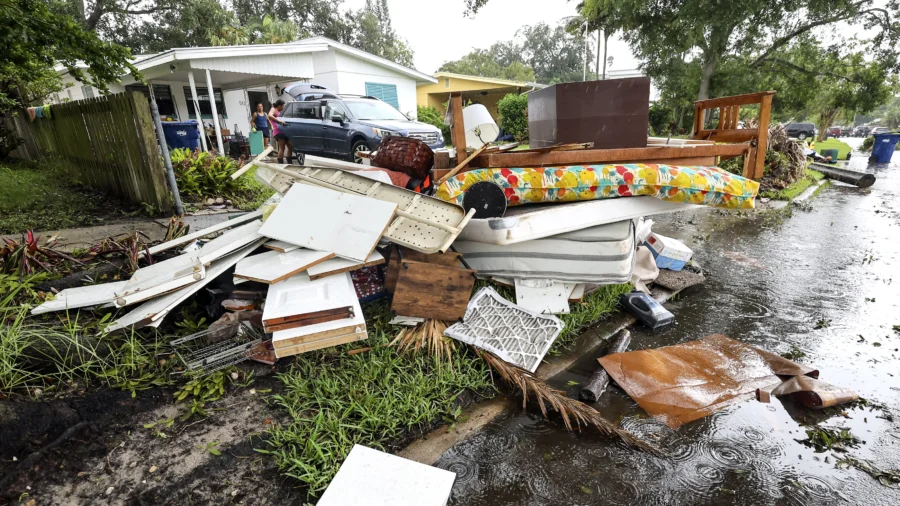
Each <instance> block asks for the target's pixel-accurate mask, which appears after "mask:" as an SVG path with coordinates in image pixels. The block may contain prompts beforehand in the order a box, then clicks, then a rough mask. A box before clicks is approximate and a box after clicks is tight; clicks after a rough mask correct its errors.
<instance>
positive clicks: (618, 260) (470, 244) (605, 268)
mask: <svg viewBox="0 0 900 506" xmlns="http://www.w3.org/2000/svg"><path fill="white" fill-rule="evenodd" d="M623 231H624V232H625V233H624V235H623V234H622V232H623ZM597 238H600V239H603V238H606V239H607V240H591V239H597ZM453 246H454V248H455V249H456V250H457V251H459V252H460V253H462V254H463V258H464V259H465V260H466V262H467V263H468V264H469V265H470V266H471V267H472V268H473V269H475V270H477V271H478V275H479V276H497V277H504V278H519V279H554V280H559V281H575V282H582V283H594V284H612V283H625V282H627V281H629V280H630V279H631V271H632V268H633V267H634V259H635V257H634V252H635V237H634V224H633V222H632V221H631V220H625V221H622V222H619V223H615V224H612V225H604V226H603V227H592V228H589V229H585V230H579V231H577V232H574V233H568V234H563V235H562V236H556V237H548V238H546V239H537V240H534V241H525V242H519V243H515V244H508V245H503V246H501V245H497V244H486V243H482V242H475V241H465V240H459V239H457V240H456V242H454V243H453Z"/></svg>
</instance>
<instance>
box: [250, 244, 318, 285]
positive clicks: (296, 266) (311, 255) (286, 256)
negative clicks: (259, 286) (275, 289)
mask: <svg viewBox="0 0 900 506" xmlns="http://www.w3.org/2000/svg"><path fill="white" fill-rule="evenodd" d="M329 258H334V253H331V252H328V251H315V250H311V249H306V248H302V249H298V250H294V251H289V252H287V253H282V252H280V251H267V252H265V253H260V254H258V255H253V256H249V257H247V258H244V259H243V260H241V261H240V262H238V263H237V266H235V268H234V277H236V278H244V279H249V280H251V281H259V282H260V283H267V284H273V283H278V282H280V281H284V280H285V279H287V278H289V277H291V276H293V275H294V274H297V273H299V272H303V271H305V270H307V269H308V268H310V267H312V266H315V265H316V264H319V263H321V262H324V261H326V260H328V259H329Z"/></svg>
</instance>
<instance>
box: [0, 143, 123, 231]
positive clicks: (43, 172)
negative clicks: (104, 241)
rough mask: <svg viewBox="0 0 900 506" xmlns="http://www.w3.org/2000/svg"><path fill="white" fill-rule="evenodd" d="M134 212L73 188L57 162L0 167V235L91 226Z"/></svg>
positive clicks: (90, 191) (87, 190) (92, 192)
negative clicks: (27, 230) (28, 230)
mask: <svg viewBox="0 0 900 506" xmlns="http://www.w3.org/2000/svg"><path fill="white" fill-rule="evenodd" d="M135 209H136V207H135V206H134V205H132V204H124V203H122V202H119V201H116V200H114V199H110V198H109V197H108V196H107V195H105V194H103V193H102V192H99V191H96V190H93V189H91V188H88V187H85V186H82V185H80V184H77V183H76V182H74V181H73V180H72V179H71V178H70V177H69V176H68V174H67V172H66V166H65V162H63V161H61V160H58V159H53V158H45V159H44V160H42V161H41V162H39V163H13V164H2V165H0V234H15V233H20V232H24V231H25V230H26V229H30V230H34V231H42V230H54V229H61V228H72V227H81V226H87V225H93V224H96V223H98V222H101V221H103V220H104V219H108V218H110V217H115V216H117V215H118V216H125V215H126V214H127V213H129V212H132V211H134V210H135Z"/></svg>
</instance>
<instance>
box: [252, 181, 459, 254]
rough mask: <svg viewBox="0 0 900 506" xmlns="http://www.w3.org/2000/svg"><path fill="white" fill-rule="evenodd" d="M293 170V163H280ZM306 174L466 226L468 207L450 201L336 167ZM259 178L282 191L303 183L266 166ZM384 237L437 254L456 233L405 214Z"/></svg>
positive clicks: (423, 216) (422, 215)
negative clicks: (406, 216)
mask: <svg viewBox="0 0 900 506" xmlns="http://www.w3.org/2000/svg"><path fill="white" fill-rule="evenodd" d="M281 167H284V168H286V169H288V170H294V169H295V168H294V167H291V166H281ZM300 173H302V174H303V175H306V176H309V177H313V178H316V179H318V180H321V181H323V182H326V183H328V184H333V185H336V186H338V187H341V188H343V190H344V191H347V192H350V193H353V194H356V195H366V196H369V197H372V198H375V199H378V200H382V201H385V202H393V203H396V204H397V206H398V207H397V208H398V209H399V210H401V211H405V212H407V213H410V214H411V215H414V216H416V217H417V218H419V219H425V220H429V221H432V222H436V223H442V224H444V225H447V226H450V227H455V228H463V227H465V226H466V223H468V222H469V218H468V217H467V215H466V212H465V210H464V209H463V208H462V207H460V206H458V205H456V204H451V203H449V202H444V201H443V200H439V199H436V198H433V197H427V196H424V195H421V194H419V193H416V192H414V191H412V190H407V189H405V188H399V187H397V186H392V185H386V184H382V183H379V182H376V181H372V180H370V179H368V178H366V177H363V176H361V175H359V174H357V173H354V172H347V171H342V170H339V169H336V168H321V167H315V168H313V167H307V168H304V169H302V170H301V171H300ZM256 178H257V179H258V180H259V181H261V182H262V183H264V184H266V185H268V186H269V187H271V188H272V189H274V190H275V191H277V192H279V193H282V194H284V193H286V192H287V191H288V189H290V188H291V185H293V184H294V182H295V181H296V182H302V181H300V180H297V179H295V178H292V177H291V176H288V175H287V174H283V173H279V172H275V171H273V170H271V169H269V168H267V167H265V166H260V167H258V168H257V171H256ZM385 238H387V239H389V240H390V241H391V242H393V243H395V244H399V245H401V246H406V247H408V248H412V249H414V250H416V251H421V252H422V253H437V252H439V251H443V250H442V249H441V248H444V247H447V246H449V243H452V242H453V240H454V239H455V235H454V234H452V233H450V232H448V231H446V230H443V229H440V228H438V227H435V226H433V225H428V224H426V223H423V222H421V221H416V220H412V219H409V218H404V217H397V218H395V219H394V221H393V223H391V226H390V227H389V228H388V230H387V232H386V233H385Z"/></svg>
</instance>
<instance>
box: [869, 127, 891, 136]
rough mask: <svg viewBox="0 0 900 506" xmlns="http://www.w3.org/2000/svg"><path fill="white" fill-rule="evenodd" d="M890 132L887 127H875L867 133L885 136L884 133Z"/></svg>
mask: <svg viewBox="0 0 900 506" xmlns="http://www.w3.org/2000/svg"><path fill="white" fill-rule="evenodd" d="M890 131H891V129H890V128H888V127H875V128H873V129H872V130H870V131H869V135H875V134H886V133H888V132H890Z"/></svg>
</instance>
